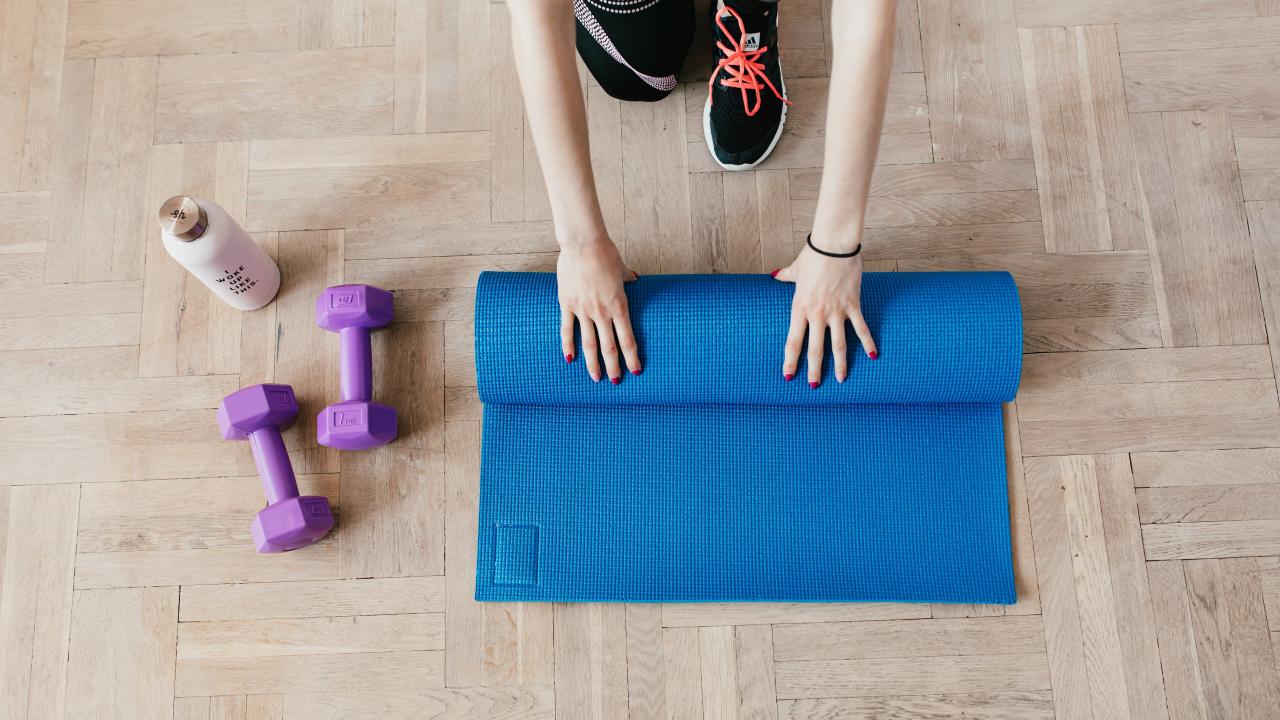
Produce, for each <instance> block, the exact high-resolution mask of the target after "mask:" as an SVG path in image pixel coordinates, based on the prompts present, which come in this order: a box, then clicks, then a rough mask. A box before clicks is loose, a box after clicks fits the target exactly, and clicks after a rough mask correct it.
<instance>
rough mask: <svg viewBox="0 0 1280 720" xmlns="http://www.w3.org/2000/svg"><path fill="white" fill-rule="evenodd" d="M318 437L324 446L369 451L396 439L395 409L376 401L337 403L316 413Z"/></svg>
mask: <svg viewBox="0 0 1280 720" xmlns="http://www.w3.org/2000/svg"><path fill="white" fill-rule="evenodd" d="M316 432H317V439H318V440H319V442H320V444H321V445H324V446H325V447H331V448H338V449H339V450H368V449H369V448H375V447H378V446H379V445H386V444H387V443H389V442H391V441H392V440H395V439H396V433H397V432H398V423H397V421H396V409H395V408H393V407H389V406H387V405H383V404H382V403H376V402H365V401H362V400H348V401H346V402H340V403H335V404H333V405H330V406H329V407H327V408H325V409H324V410H321V411H320V414H319V415H317V416H316Z"/></svg>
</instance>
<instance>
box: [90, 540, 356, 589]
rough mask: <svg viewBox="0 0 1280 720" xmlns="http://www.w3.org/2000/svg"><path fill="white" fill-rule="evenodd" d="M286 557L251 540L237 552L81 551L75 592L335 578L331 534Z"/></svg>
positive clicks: (235, 549) (234, 549)
mask: <svg viewBox="0 0 1280 720" xmlns="http://www.w3.org/2000/svg"><path fill="white" fill-rule="evenodd" d="M286 557H287V559H280V558H276V557H271V556H270V555H263V554H261V553H258V552H257V551H256V550H255V549H254V547H253V543H252V542H251V541H250V540H249V539H248V537H247V536H246V538H245V541H244V542H243V544H241V545H239V546H237V547H219V548H190V549H177V550H137V551H132V552H82V553H79V554H78V555H76V588H77V589H83V588H117V587H137V586H151V585H169V584H177V585H198V584H201V583H214V584H223V583H237V582H281V581H285V580H333V579H335V578H337V575H338V548H337V541H336V538H334V537H333V536H332V535H331V536H329V537H328V538H326V539H324V540H321V541H320V542H318V543H316V544H314V545H310V546H308V547H307V548H306V550H305V551H303V552H291V553H288V555H287V556H286Z"/></svg>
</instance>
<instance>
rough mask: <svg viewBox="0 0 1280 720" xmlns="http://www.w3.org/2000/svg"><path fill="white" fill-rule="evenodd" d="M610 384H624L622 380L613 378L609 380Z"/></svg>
mask: <svg viewBox="0 0 1280 720" xmlns="http://www.w3.org/2000/svg"><path fill="white" fill-rule="evenodd" d="M609 382H611V383H613V384H614V385H617V384H618V383H620V382H622V378H616V377H611V378H609Z"/></svg>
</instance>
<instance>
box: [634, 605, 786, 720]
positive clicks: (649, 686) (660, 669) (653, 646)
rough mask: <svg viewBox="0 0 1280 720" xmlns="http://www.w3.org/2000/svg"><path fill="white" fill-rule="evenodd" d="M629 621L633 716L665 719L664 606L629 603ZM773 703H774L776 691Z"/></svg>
mask: <svg viewBox="0 0 1280 720" xmlns="http://www.w3.org/2000/svg"><path fill="white" fill-rule="evenodd" d="M626 622H627V709H628V711H629V713H630V717H632V718H634V719H635V720H665V718H666V717H667V707H668V702H667V683H666V682H665V680H666V677H665V673H666V665H667V658H666V654H665V648H664V645H663V630H662V606H661V605H657V604H654V603H629V604H628V605H627V606H626ZM766 632H767V629H766ZM769 702H770V703H773V702H774V699H773V696H772V693H770V697H769Z"/></svg>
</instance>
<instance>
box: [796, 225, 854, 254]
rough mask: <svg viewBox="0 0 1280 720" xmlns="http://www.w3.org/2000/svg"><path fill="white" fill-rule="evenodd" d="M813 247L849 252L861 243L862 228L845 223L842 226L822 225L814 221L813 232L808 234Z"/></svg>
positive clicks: (838, 252)
mask: <svg viewBox="0 0 1280 720" xmlns="http://www.w3.org/2000/svg"><path fill="white" fill-rule="evenodd" d="M809 237H810V239H811V240H812V242H813V245H814V246H815V247H818V248H821V249H822V250H826V251H827V252H829V253H837V254H844V253H851V252H853V251H854V250H856V249H858V246H860V245H861V244H862V228H861V226H860V225H858V226H849V225H845V226H844V227H824V226H822V225H819V224H817V223H814V226H813V232H811V233H810V235H809Z"/></svg>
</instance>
